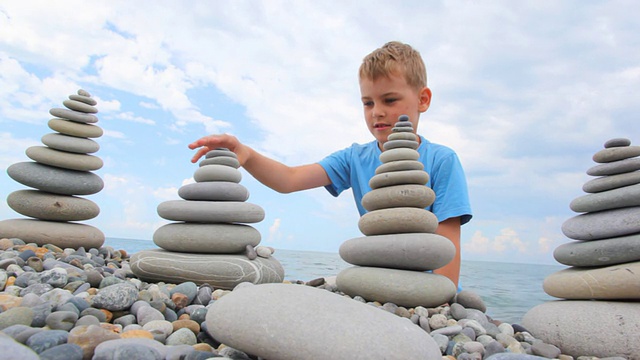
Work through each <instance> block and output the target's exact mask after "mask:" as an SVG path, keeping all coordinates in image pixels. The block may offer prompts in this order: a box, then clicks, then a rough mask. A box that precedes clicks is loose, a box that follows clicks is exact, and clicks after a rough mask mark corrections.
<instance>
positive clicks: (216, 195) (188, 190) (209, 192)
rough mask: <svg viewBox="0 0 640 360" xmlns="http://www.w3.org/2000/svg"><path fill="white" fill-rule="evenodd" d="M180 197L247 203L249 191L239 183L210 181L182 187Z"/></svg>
mask: <svg viewBox="0 0 640 360" xmlns="http://www.w3.org/2000/svg"><path fill="white" fill-rule="evenodd" d="M178 195H179V196H180V197H181V198H183V199H185V200H208V201H247V199H249V190H247V188H246V187H244V186H242V185H240V184H237V183H232V182H223V181H209V182H201V183H193V184H187V185H184V186H181V187H180V189H178Z"/></svg>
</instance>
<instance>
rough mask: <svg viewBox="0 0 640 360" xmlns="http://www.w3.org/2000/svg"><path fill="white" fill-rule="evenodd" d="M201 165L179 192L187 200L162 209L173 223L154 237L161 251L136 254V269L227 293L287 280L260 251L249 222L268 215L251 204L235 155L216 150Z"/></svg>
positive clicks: (150, 275)
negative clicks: (249, 285) (191, 181)
mask: <svg viewBox="0 0 640 360" xmlns="http://www.w3.org/2000/svg"><path fill="white" fill-rule="evenodd" d="M216 159H218V160H217V161H213V160H216ZM203 162H206V164H204V165H203V164H202V163H203ZM199 165H200V166H199V168H198V169H197V170H196V171H195V174H194V179H195V181H196V183H194V184H187V185H184V186H182V187H181V188H180V189H179V190H178V195H179V196H180V197H181V198H182V200H171V201H165V202H163V203H161V204H160V205H158V215H160V217H162V218H164V219H166V220H170V221H172V222H171V223H169V224H166V225H164V226H161V227H160V228H158V229H157V230H156V231H155V232H154V234H153V241H154V243H155V244H156V245H158V246H159V247H160V248H162V250H160V249H157V250H145V251H140V252H138V253H136V254H134V255H133V256H132V257H131V269H132V271H133V272H134V273H135V274H136V275H137V276H139V277H140V278H142V279H147V280H154V281H173V282H178V281H179V282H184V281H193V282H194V283H196V284H198V285H201V284H204V283H208V284H209V285H211V286H215V287H220V288H223V289H232V288H233V287H235V286H236V285H237V284H239V283H241V282H251V283H255V284H259V283H265V282H282V280H283V279H284V269H283V268H282V266H281V265H280V263H279V262H278V261H277V260H276V259H275V258H273V257H271V253H272V251H271V250H269V251H266V252H265V251H256V248H255V247H256V246H258V244H259V243H260V240H261V236H260V233H259V232H258V231H257V230H256V229H255V228H253V227H252V226H251V225H249V224H252V223H257V222H260V221H262V220H263V219H264V216H265V214H264V210H263V209H262V208H261V207H260V206H258V205H255V204H251V203H248V202H246V200H247V199H248V198H249V192H248V191H247V189H246V188H245V187H244V186H242V185H240V184H239V182H240V180H241V178H242V176H241V173H240V171H239V170H238V167H239V166H240V164H239V163H238V162H237V159H236V155H235V154H234V153H233V152H231V151H229V150H227V149H215V150H212V151H209V152H208V153H207V155H206V157H205V159H204V160H202V161H201V163H200V164H199Z"/></svg>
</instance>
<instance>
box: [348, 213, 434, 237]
mask: <svg viewBox="0 0 640 360" xmlns="http://www.w3.org/2000/svg"><path fill="white" fill-rule="evenodd" d="M437 227H438V219H437V218H436V216H435V215H434V214H433V213H431V212H430V211H427V210H425V209H419V208H410V207H397V208H392V209H380V210H375V211H371V212H368V213H366V214H364V215H363V216H362V217H360V220H359V221H358V228H359V229H360V231H361V232H362V233H363V234H364V235H367V236H370V235H384V234H400V233H435V232H436V229H437Z"/></svg>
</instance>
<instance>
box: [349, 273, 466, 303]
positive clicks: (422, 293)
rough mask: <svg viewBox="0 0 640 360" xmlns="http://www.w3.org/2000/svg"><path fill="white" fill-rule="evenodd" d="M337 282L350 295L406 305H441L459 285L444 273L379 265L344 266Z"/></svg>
mask: <svg viewBox="0 0 640 360" xmlns="http://www.w3.org/2000/svg"><path fill="white" fill-rule="evenodd" d="M336 284H337V285H338V289H339V290H340V291H342V292H344V293H345V294H347V295H349V296H352V297H353V296H357V295H359V296H362V297H363V298H364V299H366V300H367V301H377V302H379V303H381V304H384V303H387V302H390V303H394V304H396V305H398V306H404V307H407V308H410V307H416V306H423V307H426V308H429V307H436V306H440V305H442V304H445V303H447V302H449V300H451V299H452V298H453V297H454V296H455V294H456V286H455V285H454V284H453V282H452V281H451V280H449V279H448V278H447V277H445V276H442V275H437V274H432V273H427V272H420V271H410V270H397V269H384V268H378V267H350V268H347V269H344V270H342V271H341V272H340V273H339V274H338V276H337V277H336Z"/></svg>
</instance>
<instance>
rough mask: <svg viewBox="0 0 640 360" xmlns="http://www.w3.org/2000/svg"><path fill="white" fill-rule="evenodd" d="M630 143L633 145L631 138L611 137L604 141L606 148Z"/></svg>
mask: <svg viewBox="0 0 640 360" xmlns="http://www.w3.org/2000/svg"><path fill="white" fill-rule="evenodd" d="M629 145H631V140H629V139H626V138H616V139H611V140H608V141H607V142H605V143H604V147H605V149H608V148H612V147H621V146H629Z"/></svg>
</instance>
